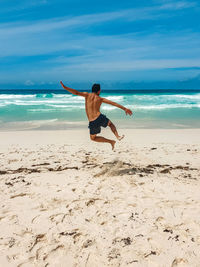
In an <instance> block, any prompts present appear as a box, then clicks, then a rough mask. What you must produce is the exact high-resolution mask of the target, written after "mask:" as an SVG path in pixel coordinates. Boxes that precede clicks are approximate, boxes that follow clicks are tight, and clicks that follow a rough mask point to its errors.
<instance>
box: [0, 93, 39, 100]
mask: <svg viewBox="0 0 200 267" xmlns="http://www.w3.org/2000/svg"><path fill="white" fill-rule="evenodd" d="M35 96H36V95H10V94H0V99H18V98H33V97H35Z"/></svg>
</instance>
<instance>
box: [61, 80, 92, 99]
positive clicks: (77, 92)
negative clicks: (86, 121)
mask: <svg viewBox="0 0 200 267" xmlns="http://www.w3.org/2000/svg"><path fill="white" fill-rule="evenodd" d="M60 84H61V85H62V87H63V88H64V89H65V90H67V91H68V92H70V93H71V94H73V95H79V96H83V97H86V96H87V95H88V93H87V92H79V91H77V90H75V89H72V88H70V87H67V86H65V85H64V84H63V83H62V82H60Z"/></svg>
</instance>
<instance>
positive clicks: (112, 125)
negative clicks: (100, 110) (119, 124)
mask: <svg viewBox="0 0 200 267" xmlns="http://www.w3.org/2000/svg"><path fill="white" fill-rule="evenodd" d="M108 126H109V127H110V129H111V131H112V132H113V133H114V135H115V136H116V137H117V139H118V140H119V141H120V140H122V138H124V135H122V136H119V134H118V132H117V129H116V127H115V125H114V124H113V123H112V122H111V121H110V120H109V122H108Z"/></svg>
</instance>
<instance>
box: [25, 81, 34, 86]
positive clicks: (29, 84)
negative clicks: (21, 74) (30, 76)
mask: <svg viewBox="0 0 200 267" xmlns="http://www.w3.org/2000/svg"><path fill="white" fill-rule="evenodd" d="M24 84H25V85H27V86H31V85H34V84H35V83H34V82H32V81H31V80H27V81H25V83H24Z"/></svg>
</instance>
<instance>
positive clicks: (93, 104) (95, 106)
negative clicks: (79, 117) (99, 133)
mask: <svg viewBox="0 0 200 267" xmlns="http://www.w3.org/2000/svg"><path fill="white" fill-rule="evenodd" d="M101 104H102V98H101V97H100V96H98V95H97V94H95V93H88V95H87V96H86V97H85V111H86V114H87V117H88V120H89V121H94V120H95V119H96V118H98V117H99V115H100V114H101V113H100V107H101Z"/></svg>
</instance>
